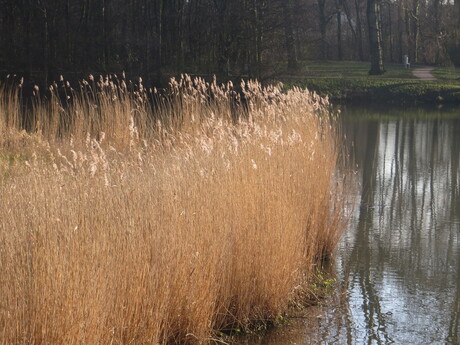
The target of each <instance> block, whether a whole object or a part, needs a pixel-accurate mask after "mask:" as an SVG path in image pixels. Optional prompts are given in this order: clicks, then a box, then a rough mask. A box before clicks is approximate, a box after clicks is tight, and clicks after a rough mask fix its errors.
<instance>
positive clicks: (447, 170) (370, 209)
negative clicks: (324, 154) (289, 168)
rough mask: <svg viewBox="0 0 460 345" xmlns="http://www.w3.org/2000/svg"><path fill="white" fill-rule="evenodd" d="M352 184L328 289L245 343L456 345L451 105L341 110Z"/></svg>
mask: <svg viewBox="0 0 460 345" xmlns="http://www.w3.org/2000/svg"><path fill="white" fill-rule="evenodd" d="M342 119H343V129H344V133H345V135H346V141H347V143H348V147H349V148H350V149H349V150H350V155H351V159H352V162H353V164H354V166H355V170H356V179H357V181H358V184H359V187H358V188H356V190H355V192H356V195H355V196H354V200H355V206H354V208H353V214H352V216H351V220H350V223H349V225H348V228H347V229H346V231H345V233H344V235H343V238H342V240H341V242H340V244H339V247H338V249H337V253H336V258H335V265H334V266H335V267H334V270H335V271H336V273H335V274H336V280H337V289H336V291H335V292H334V293H333V294H332V295H331V296H330V297H328V299H327V300H326V301H324V302H323V303H322V306H319V307H315V308H314V309H312V310H311V313H309V316H308V317H306V318H304V319H297V320H293V321H292V322H291V323H290V325H289V326H286V327H281V328H278V329H276V330H274V331H271V332H269V333H268V334H266V335H264V336H259V337H257V338H252V339H250V340H248V344H249V343H251V344H260V345H268V344H273V345H274V344H276V345H288V344H297V345H307V344H392V343H394V344H459V343H460V329H459V319H460V275H459V274H460V272H459V270H460V242H459V237H460V108H457V109H450V110H449V109H406V110H404V109H392V108H385V109H381V108H380V109H366V108H359V107H350V106H348V107H345V108H343V109H342Z"/></svg>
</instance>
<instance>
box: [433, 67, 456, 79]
mask: <svg viewBox="0 0 460 345" xmlns="http://www.w3.org/2000/svg"><path fill="white" fill-rule="evenodd" d="M432 73H433V75H434V76H435V77H436V78H438V79H440V80H455V81H460V69H459V68H455V67H454V66H452V67H438V68H436V69H435V70H434V71H433V72H432Z"/></svg>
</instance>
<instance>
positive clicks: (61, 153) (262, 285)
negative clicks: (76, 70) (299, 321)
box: [0, 76, 342, 345]
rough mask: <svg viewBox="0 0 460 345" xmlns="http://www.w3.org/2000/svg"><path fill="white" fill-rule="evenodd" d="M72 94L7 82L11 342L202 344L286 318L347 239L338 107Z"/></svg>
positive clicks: (187, 84)
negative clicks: (27, 99) (221, 333)
mask: <svg viewBox="0 0 460 345" xmlns="http://www.w3.org/2000/svg"><path fill="white" fill-rule="evenodd" d="M59 84H60V85H58V84H55V85H53V86H51V87H50V90H49V91H48V92H47V94H48V96H47V97H40V93H41V92H42V93H43V91H40V90H39V89H38V88H37V89H36V90H35V91H34V93H35V94H36V97H35V98H34V99H33V101H32V102H31V103H29V105H28V106H24V102H23V100H22V99H21V88H20V85H19V87H17V86H14V84H11V83H4V84H3V85H2V86H1V87H0V265H1V267H2V274H1V277H0V344H4V345H6V344H8V345H12V344H18V345H19V344H35V345H41V344H172V343H183V344H204V343H207V342H209V341H210V339H212V337H213V336H214V335H215V334H216V331H218V330H225V329H232V328H233V329H234V328H237V327H238V328H241V327H242V328H245V327H250V325H251V324H253V323H254V322H261V321H262V322H269V321H270V320H273V319H274V318H276V317H277V316H278V315H279V314H281V313H283V312H285V311H286V309H287V307H288V304H289V302H290V301H291V300H292V299H293V298H295V296H296V293H297V291H298V290H299V289H300V288H301V287H303V286H305V284H308V281H309V279H310V277H311V276H312V274H313V271H314V269H315V265H316V264H318V263H319V261H320V260H321V258H323V257H324V256H325V255H328V254H330V253H331V252H332V250H333V248H334V246H335V245H336V243H337V241H338V239H339V237H340V233H341V224H342V199H341V193H340V188H341V184H340V180H339V177H337V176H336V173H335V172H336V164H337V160H338V153H337V145H336V132H335V130H334V129H333V125H334V119H333V118H331V117H330V116H329V115H328V113H327V111H326V109H327V101H325V100H324V99H322V98H320V97H318V96H316V95H315V94H311V93H309V92H308V91H306V90H301V89H298V88H293V89H292V90H290V91H287V92H286V93H283V92H282V91H281V87H278V86H269V87H265V88H262V87H261V86H260V84H258V83H256V82H247V83H243V84H242V86H241V90H242V91H241V92H238V93H237V92H235V88H234V87H233V86H232V85H231V84H226V85H221V86H218V85H217V84H216V83H215V82H213V83H206V82H204V81H203V80H200V79H195V80H191V79H190V78H189V77H187V76H185V77H183V78H182V79H181V80H180V81H175V80H172V81H171V83H170V86H169V88H168V89H167V90H165V91H164V92H162V93H161V95H160V93H159V92H158V91H157V90H146V89H144V87H143V86H142V84H141V83H138V84H136V85H134V84H129V83H128V85H126V82H125V80H123V79H122V78H120V79H118V78H116V77H106V78H102V77H101V79H100V80H99V81H95V80H94V78H92V77H91V78H90V80H88V81H83V82H82V83H81V84H80V85H79V87H78V89H77V90H74V89H72V87H71V86H70V85H68V84H66V83H65V82H64V81H61V82H60V83H59Z"/></svg>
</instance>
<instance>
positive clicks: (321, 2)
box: [318, 0, 460, 59]
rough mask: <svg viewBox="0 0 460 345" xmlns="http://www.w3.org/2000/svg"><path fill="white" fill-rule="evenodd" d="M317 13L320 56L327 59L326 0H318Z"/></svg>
mask: <svg viewBox="0 0 460 345" xmlns="http://www.w3.org/2000/svg"><path fill="white" fill-rule="evenodd" d="M458 1H460V0H458ZM318 14H319V32H320V34H321V56H322V58H323V59H327V58H328V51H327V42H326V30H327V23H328V19H327V17H326V0H318Z"/></svg>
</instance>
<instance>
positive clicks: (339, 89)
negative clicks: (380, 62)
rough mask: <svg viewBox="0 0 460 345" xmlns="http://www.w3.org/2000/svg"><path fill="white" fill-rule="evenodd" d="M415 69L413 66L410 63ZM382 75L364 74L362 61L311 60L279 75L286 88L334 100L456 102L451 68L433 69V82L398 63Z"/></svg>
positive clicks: (459, 86)
mask: <svg viewBox="0 0 460 345" xmlns="http://www.w3.org/2000/svg"><path fill="white" fill-rule="evenodd" d="M413 68H416V66H413ZM386 69H387V72H386V73H385V74H384V75H382V76H368V75H367V72H368V70H369V64H368V63H363V62H311V63H307V64H305V66H304V67H303V69H302V71H301V72H300V73H299V75H298V76H295V77H293V76H289V77H282V78H280V80H281V81H283V82H284V83H285V85H286V88H287V89H289V88H292V87H294V86H297V87H302V88H305V87H306V88H308V89H310V90H313V91H316V92H317V93H319V94H320V95H322V96H328V97H329V98H330V99H332V100H334V101H346V102H350V101H358V102H363V101H369V102H390V103H401V102H403V103H417V102H418V103H457V102H460V80H459V79H458V78H457V75H458V74H457V72H456V71H455V69H453V68H439V69H437V70H435V71H434V73H433V74H434V75H435V76H436V77H437V78H438V80H435V81H424V80H417V79H415V78H414V77H413V76H412V73H411V71H410V70H408V69H404V68H403V67H402V65H387V66H386Z"/></svg>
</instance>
